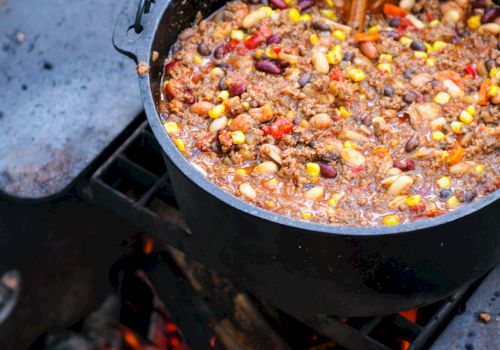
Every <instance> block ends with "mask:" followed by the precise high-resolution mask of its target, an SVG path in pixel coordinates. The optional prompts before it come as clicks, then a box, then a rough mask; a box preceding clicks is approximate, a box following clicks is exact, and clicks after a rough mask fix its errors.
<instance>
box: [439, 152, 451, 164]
mask: <svg viewBox="0 0 500 350" xmlns="http://www.w3.org/2000/svg"><path fill="white" fill-rule="evenodd" d="M449 155H450V153H449V152H448V151H444V152H443V153H441V161H442V162H446V160H447V159H448V156H449Z"/></svg>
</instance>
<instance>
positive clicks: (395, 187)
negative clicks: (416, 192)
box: [387, 175, 414, 196]
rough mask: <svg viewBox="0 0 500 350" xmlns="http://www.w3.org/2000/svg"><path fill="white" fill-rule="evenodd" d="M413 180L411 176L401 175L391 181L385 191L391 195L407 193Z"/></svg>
mask: <svg viewBox="0 0 500 350" xmlns="http://www.w3.org/2000/svg"><path fill="white" fill-rule="evenodd" d="M413 182H414V180H413V178H411V177H409V176H407V175H401V176H399V177H398V178H397V179H396V181H394V182H393V183H392V185H391V186H389V189H388V190H387V193H388V194H390V195H393V196H397V195H400V194H405V193H408V191H409V190H410V188H411V186H412V185H413Z"/></svg>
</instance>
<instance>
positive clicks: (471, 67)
mask: <svg viewBox="0 0 500 350" xmlns="http://www.w3.org/2000/svg"><path fill="white" fill-rule="evenodd" d="M464 72H465V74H468V75H470V76H471V77H473V78H474V79H476V78H477V70H476V65H475V64H474V63H473V64H469V65H468V66H465V68H464Z"/></svg>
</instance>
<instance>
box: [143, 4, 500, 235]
mask: <svg viewBox="0 0 500 350" xmlns="http://www.w3.org/2000/svg"><path fill="white" fill-rule="evenodd" d="M167 3H168V2H167ZM164 10H166V8H165V9H164ZM163 16H164V12H162V13H161V15H160V16H159V19H162V18H163ZM160 23H161V20H159V21H157V22H156V23H155V27H154V29H153V31H152V35H151V37H150V38H148V42H147V44H146V45H144V46H143V48H144V50H145V52H146V53H147V54H144V55H143V57H145V58H146V59H145V60H146V63H147V64H148V66H150V65H151V57H152V55H151V54H150V53H151V52H152V46H153V43H154V41H155V39H156V35H157V33H158V27H159V25H160ZM151 79H159V77H153V76H152V75H151V72H149V74H146V75H144V76H140V77H139V85H140V88H141V95H142V102H143V105H144V109H145V112H146V116H147V118H148V121H149V124H150V126H151V129H152V130H153V133H154V135H155V137H156V139H157V140H158V141H159V143H160V145H161V147H162V149H163V151H164V152H165V153H166V155H167V156H168V158H169V159H170V160H171V161H172V163H173V164H174V165H175V166H176V167H177V169H178V170H179V171H180V172H181V173H182V174H183V175H184V176H186V177H187V178H188V179H189V180H190V181H191V182H193V183H194V184H195V185H196V186H198V187H200V188H201V189H202V190H204V191H206V192H208V194H210V195H211V196H213V197H215V198H217V199H218V200H220V201H222V202H224V203H226V204H227V205H229V206H231V207H233V208H236V209H238V210H240V211H243V212H245V213H247V214H250V215H252V216H254V217H257V218H259V219H261V220H266V221H271V222H274V223H276V224H280V225H285V226H289V227H292V228H295V229H302V230H307V231H313V232H317V233H325V234H339V235H353V236H376V235H393V234H401V233H411V232H414V231H419V230H424V229H428V228H433V227H436V226H439V225H442V224H446V223H448V222H451V221H454V220H458V219H460V218H463V217H465V216H467V215H470V214H472V213H474V212H476V211H479V210H481V209H482V208H484V207H486V206H488V205H490V204H493V203H495V202H496V201H497V200H498V199H499V198H500V189H497V190H496V191H495V192H492V193H490V194H488V195H487V196H486V197H484V198H482V199H481V200H479V201H477V202H474V203H469V204H466V205H464V206H462V207H460V208H458V209H455V210H453V211H451V212H448V213H446V214H442V215H438V216H436V217H432V218H426V219H419V220H417V221H414V222H411V223H405V224H401V225H396V226H336V225H328V224H320V223H314V222H309V221H303V220H299V219H292V218H290V217H287V216H283V215H279V214H275V213H273V212H271V211H268V210H265V209H262V208H259V207H257V206H255V205H253V204H250V203H249V202H246V201H244V200H243V199H240V198H238V197H236V196H233V195H232V194H230V193H229V192H226V191H224V190H223V189H222V188H220V187H219V186H217V185H216V184H214V183H213V182H212V181H210V180H209V179H208V178H206V177H205V176H204V175H203V174H202V173H201V172H200V171H198V170H196V169H195V168H194V167H193V166H192V165H191V163H190V162H189V161H188V160H187V159H186V158H185V157H184V156H183V155H182V154H181V153H180V152H179V151H178V149H177V147H176V146H175V145H174V143H173V141H172V140H171V139H170V137H168V134H167V133H166V132H165V130H164V128H163V125H162V123H161V119H160V115H159V113H158V110H157V106H156V103H155V102H154V101H155V99H154V95H153V91H152V90H151Z"/></svg>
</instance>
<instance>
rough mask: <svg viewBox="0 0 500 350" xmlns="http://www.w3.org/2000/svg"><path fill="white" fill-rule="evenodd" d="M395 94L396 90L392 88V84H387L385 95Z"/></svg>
mask: <svg viewBox="0 0 500 350" xmlns="http://www.w3.org/2000/svg"><path fill="white" fill-rule="evenodd" d="M393 94H394V90H392V88H391V87H390V86H386V87H385V88H384V95H385V96H388V97H391V96H392V95H393Z"/></svg>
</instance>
